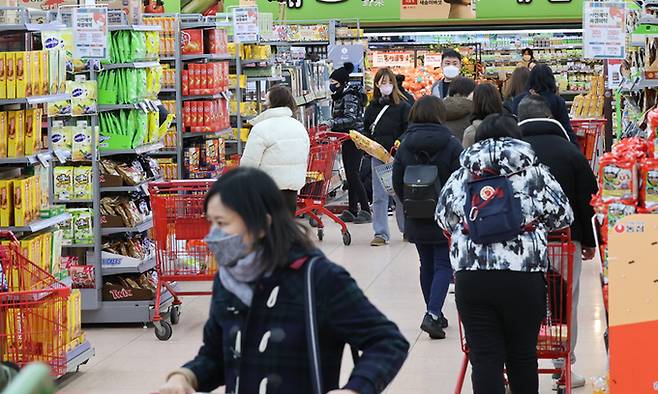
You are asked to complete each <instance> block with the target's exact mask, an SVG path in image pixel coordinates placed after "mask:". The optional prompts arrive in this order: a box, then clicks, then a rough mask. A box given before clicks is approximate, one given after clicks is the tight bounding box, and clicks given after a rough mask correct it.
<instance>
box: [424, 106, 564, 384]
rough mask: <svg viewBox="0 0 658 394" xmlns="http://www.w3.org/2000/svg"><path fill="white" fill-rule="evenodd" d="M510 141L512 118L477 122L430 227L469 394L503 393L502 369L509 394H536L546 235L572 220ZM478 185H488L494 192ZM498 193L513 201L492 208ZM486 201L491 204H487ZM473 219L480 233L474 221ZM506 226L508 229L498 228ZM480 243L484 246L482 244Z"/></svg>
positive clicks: (544, 175) (553, 184)
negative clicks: (450, 271)
mask: <svg viewBox="0 0 658 394" xmlns="http://www.w3.org/2000/svg"><path fill="white" fill-rule="evenodd" d="M520 138H521V130H520V129H519V127H518V126H517V124H516V119H515V118H514V117H513V116H511V115H501V114H494V115H489V116H488V117H487V118H485V119H484V121H483V122H482V124H481V125H480V127H479V128H478V130H477V133H476V137H475V141H476V142H475V144H474V145H473V146H471V147H470V148H468V149H466V150H465V151H464V152H463V153H462V155H461V158H460V161H461V168H460V169H459V170H457V171H456V172H455V173H453V174H452V176H451V177H450V179H449V180H448V182H447V183H446V184H445V185H444V186H443V189H442V191H441V196H440V198H439V204H438V205H437V212H436V218H437V220H438V223H439V226H441V228H443V229H444V230H445V231H447V232H448V233H449V234H451V238H450V242H451V247H450V250H451V256H450V257H451V260H452V266H453V267H454V269H455V271H456V285H455V289H456V294H455V297H456V303H457V309H458V311H459V316H460V318H461V320H462V323H463V325H464V329H465V333H466V341H467V342H468V346H469V358H470V361H471V365H472V367H473V372H472V381H473V393H474V394H485V393H486V394H504V393H505V378H504V377H503V370H504V369H506V371H507V377H508V380H509V385H510V389H511V391H512V392H513V393H524V394H537V393H538V392H539V379H538V376H537V372H538V371H537V338H538V335H539V328H540V325H541V322H542V321H543V319H544V318H545V316H546V282H545V279H544V273H545V271H546V270H547V268H548V258H547V236H548V232H550V231H554V230H558V229H562V228H565V227H568V226H569V224H570V223H571V222H572V221H573V212H572V211H571V207H570V206H569V200H568V199H567V196H566V195H565V194H564V192H563V191H562V189H561V187H560V184H559V183H558V182H557V181H556V180H555V178H553V176H552V175H551V173H550V172H549V171H548V169H546V168H545V167H543V166H541V165H540V164H539V161H538V159H537V157H536V156H535V153H534V151H533V150H532V147H531V146H530V145H529V144H528V143H526V142H523V141H521V139H520ZM496 175H500V176H503V177H504V178H500V177H497V176H496ZM474 179H475V180H477V182H483V183H484V184H483V183H478V184H477V185H480V186H483V187H482V188H481V189H480V190H478V186H475V185H474V184H473V180H474ZM496 180H497V181H496ZM487 182H497V183H493V184H494V185H496V187H493V186H491V184H488V185H487V184H486V183H487ZM508 189H509V193H513V196H514V199H512V200H508V201H509V205H502V208H501V205H499V204H505V202H503V200H504V197H505V196H507V195H508V194H507V193H505V190H508ZM469 191H472V193H473V194H471V192H469ZM497 191H502V193H498V192H497ZM490 199H496V200H495V202H494V203H493V204H488V203H487V201H488V200H490ZM517 199H518V200H517ZM478 201H479V202H478ZM483 202H484V203H483ZM487 207H489V209H495V207H499V210H498V211H497V212H496V215H495V216H493V215H492V216H489V214H492V213H493V212H492V211H486V210H487V209H488V208H487ZM491 207H494V208H491ZM505 207H508V208H507V209H503V208H505ZM482 211H486V213H483V215H487V216H485V217H486V218H488V220H487V221H486V222H488V223H487V226H486V227H483V225H482V221H480V220H477V221H475V219H476V218H477V213H478V212H482ZM503 219H509V220H508V221H504V220H503ZM490 221H493V223H491V222H490ZM513 222H517V225H518V227H516V226H514V225H509V226H506V223H513ZM515 227H516V228H515ZM506 230H507V232H505V233H503V232H501V231H506ZM480 235H487V236H488V237H489V238H486V239H487V240H486V241H484V240H483V238H479V236H480Z"/></svg>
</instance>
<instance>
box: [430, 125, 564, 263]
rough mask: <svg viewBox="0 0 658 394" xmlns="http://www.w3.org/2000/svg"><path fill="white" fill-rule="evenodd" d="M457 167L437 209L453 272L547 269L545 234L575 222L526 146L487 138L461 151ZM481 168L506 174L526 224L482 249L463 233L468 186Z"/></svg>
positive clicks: (546, 172) (557, 187)
mask: <svg viewBox="0 0 658 394" xmlns="http://www.w3.org/2000/svg"><path fill="white" fill-rule="evenodd" d="M460 163H461V168H460V169H459V170H457V171H455V172H454V173H453V174H452V176H451V177H450V179H449V180H448V182H447V183H446V184H445V185H444V186H443V190H442V191H441V196H440V197H439V202H438V205H437V209H436V220H437V222H438V223H439V226H440V227H441V228H443V229H444V230H446V231H447V232H448V233H450V234H451V246H450V259H451V261H452V265H453V268H454V269H455V271H464V270H511V271H522V272H537V271H546V269H547V267H548V257H547V234H548V232H550V231H555V230H559V229H562V228H565V227H568V226H569V224H570V223H571V222H572V221H573V212H572V211H571V207H570V206H569V200H568V199H567V197H566V195H565V194H564V192H563V191H562V188H561V187H560V185H559V184H558V183H557V181H556V180H555V178H553V176H552V175H551V173H550V172H549V170H548V169H547V168H546V167H544V166H543V165H541V164H539V161H538V160H537V158H536V156H535V152H534V151H533V150H532V147H531V146H530V144H528V143H526V142H523V141H521V140H517V139H513V138H501V139H488V140H484V141H480V142H477V143H475V144H474V145H473V146H471V147H470V148H469V149H467V150H465V151H464V152H462V154H461V157H460ZM485 170H487V172H488V173H490V172H489V170H493V171H494V172H497V173H500V175H508V176H509V180H510V181H511V183H512V187H513V189H514V196H515V197H518V198H520V199H521V208H522V210H523V217H524V221H525V223H526V224H528V223H533V222H534V223H535V224H536V229H535V231H530V232H524V233H522V234H519V236H518V237H517V238H515V239H513V240H511V241H506V242H502V243H495V244H488V245H480V244H476V243H474V242H472V241H471V239H470V238H469V235H468V234H467V232H465V231H464V223H465V220H466V217H465V213H464V210H465V206H466V186H467V184H468V182H469V180H470V179H471V177H472V176H473V175H475V176H485V172H484V171H485Z"/></svg>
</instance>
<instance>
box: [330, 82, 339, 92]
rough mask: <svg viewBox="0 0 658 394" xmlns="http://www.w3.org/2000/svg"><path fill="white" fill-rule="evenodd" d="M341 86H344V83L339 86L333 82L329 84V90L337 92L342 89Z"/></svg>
mask: <svg viewBox="0 0 658 394" xmlns="http://www.w3.org/2000/svg"><path fill="white" fill-rule="evenodd" d="M341 87H342V85H341V86H338V84H336V83H332V84H330V85H329V90H331V92H332V93H336V92H337V91H339V90H340V88H341Z"/></svg>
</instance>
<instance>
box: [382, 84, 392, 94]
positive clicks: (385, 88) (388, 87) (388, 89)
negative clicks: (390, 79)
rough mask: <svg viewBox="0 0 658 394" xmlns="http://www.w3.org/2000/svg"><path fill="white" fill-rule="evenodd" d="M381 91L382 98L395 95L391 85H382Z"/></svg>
mask: <svg viewBox="0 0 658 394" xmlns="http://www.w3.org/2000/svg"><path fill="white" fill-rule="evenodd" d="M379 91H380V92H382V96H390V95H391V93H393V85H391V84H390V83H389V84H386V85H380V86H379Z"/></svg>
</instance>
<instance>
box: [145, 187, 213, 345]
mask: <svg viewBox="0 0 658 394" xmlns="http://www.w3.org/2000/svg"><path fill="white" fill-rule="evenodd" d="M213 182H214V181H213V180H199V181H171V182H153V183H150V184H149V191H150V194H151V207H152V209H153V221H154V226H153V239H154V240H155V248H156V252H155V253H156V254H155V258H156V271H157V274H158V284H157V290H156V292H155V305H156V308H155V313H154V315H153V324H154V326H155V336H156V337H157V338H158V339H160V340H162V341H166V340H168V339H169V338H171V335H172V332H173V329H172V326H171V325H172V324H178V322H179V320H180V305H181V301H180V299H179V298H178V297H179V296H196V295H210V294H212V292H211V291H210V290H207V291H179V290H177V289H175V287H174V285H173V282H176V281H179V282H208V281H212V280H213V277H214V276H215V273H216V272H217V263H216V261H215V257H214V256H213V254H212V253H211V252H210V250H209V249H208V245H207V244H206V243H205V242H204V238H205V236H206V235H207V234H208V231H209V230H210V224H209V223H208V221H207V220H206V215H205V212H204V201H205V198H206V194H207V193H208V190H209V189H210V186H211V185H212V184H213ZM163 289H166V290H167V291H169V292H170V293H171V295H172V296H173V298H174V299H173V302H172V305H171V309H170V311H169V320H170V321H171V324H170V323H169V322H168V321H166V320H162V316H161V312H160V308H159V305H160V300H161V299H162V294H163V291H164V290H163Z"/></svg>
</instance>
